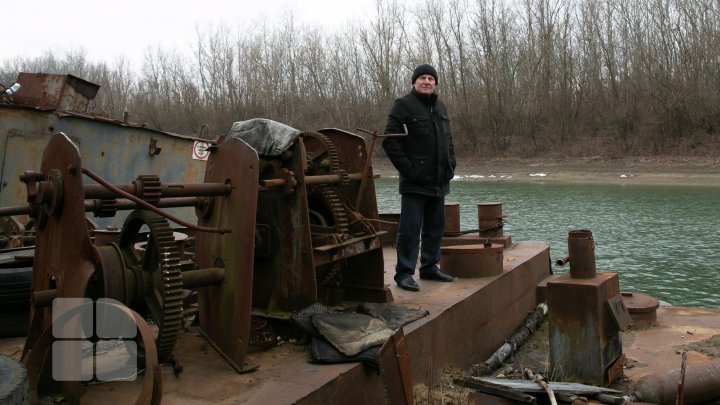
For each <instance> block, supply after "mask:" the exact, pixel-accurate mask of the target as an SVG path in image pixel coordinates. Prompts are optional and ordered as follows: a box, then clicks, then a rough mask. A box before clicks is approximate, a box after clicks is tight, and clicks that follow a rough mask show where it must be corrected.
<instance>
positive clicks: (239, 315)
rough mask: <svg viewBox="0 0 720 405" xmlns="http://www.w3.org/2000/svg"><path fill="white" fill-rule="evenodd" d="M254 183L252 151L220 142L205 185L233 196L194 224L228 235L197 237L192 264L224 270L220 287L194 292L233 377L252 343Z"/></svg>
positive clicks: (227, 140) (206, 327)
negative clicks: (216, 186)
mask: <svg viewBox="0 0 720 405" xmlns="http://www.w3.org/2000/svg"><path fill="white" fill-rule="evenodd" d="M257 182H258V156H257V153H256V152H255V150H254V149H252V148H251V147H250V146H248V145H247V144H246V143H245V142H243V141H241V140H239V139H235V138H223V139H221V141H220V142H218V147H217V150H216V151H215V152H213V153H212V155H211V157H210V160H209V161H208V170H207V172H206V174H205V183H206V184H226V185H230V186H231V187H232V191H231V192H230V193H229V194H228V195H227V196H222V197H214V203H213V204H212V210H211V211H206V212H203V215H202V216H200V218H199V219H198V224H199V225H202V226H205V227H225V228H228V229H229V230H230V232H229V233H226V234H222V235H221V234H217V233H207V232H201V233H198V235H197V239H196V244H195V248H196V253H195V263H196V264H197V266H199V267H200V268H201V269H202V268H213V267H221V268H224V269H225V271H224V279H223V282H222V284H213V285H208V286H206V287H204V288H200V289H198V292H199V295H200V297H199V300H198V302H199V305H200V327H201V329H202V331H203V333H204V334H205V335H206V336H207V337H208V339H209V340H210V342H211V343H212V344H213V346H214V347H215V348H216V349H218V351H220V353H222V354H223V356H224V357H225V358H226V359H227V360H228V361H229V362H230V364H231V365H232V366H233V368H235V370H236V371H242V370H244V369H245V355H246V353H247V347H248V342H249V340H250V317H251V311H252V294H253V293H252V292H253V290H252V287H253V271H252V268H253V259H254V253H253V252H254V241H255V238H254V235H255V211H256V204H257V201H258V200H257Z"/></svg>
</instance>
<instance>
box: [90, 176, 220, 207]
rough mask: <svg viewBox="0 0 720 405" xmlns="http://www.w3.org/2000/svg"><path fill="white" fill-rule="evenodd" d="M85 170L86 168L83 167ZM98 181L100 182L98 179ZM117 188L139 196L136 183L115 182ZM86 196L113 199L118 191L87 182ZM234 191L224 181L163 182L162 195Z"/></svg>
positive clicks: (193, 195)
mask: <svg viewBox="0 0 720 405" xmlns="http://www.w3.org/2000/svg"><path fill="white" fill-rule="evenodd" d="M83 170H84V169H83ZM98 183H100V182H99V181H98ZM113 186H114V187H115V188H116V189H118V190H122V191H124V192H126V193H128V194H132V195H135V196H137V195H138V194H139V193H138V187H137V185H136V184H134V183H131V184H114V185H113ZM83 191H84V193H85V198H87V199H94V198H98V199H105V200H107V199H112V198H116V196H117V193H115V192H113V191H112V190H110V189H108V188H107V187H103V186H102V185H101V184H85V185H84V186H83ZM231 191H232V186H231V185H229V184H223V183H201V184H163V185H162V189H161V197H164V198H171V197H214V196H222V195H228V194H230V192H231Z"/></svg>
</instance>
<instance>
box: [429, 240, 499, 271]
mask: <svg viewBox="0 0 720 405" xmlns="http://www.w3.org/2000/svg"><path fill="white" fill-rule="evenodd" d="M503 250H504V246H503V245H501V244H499V243H489V244H478V245H456V246H443V247H441V248H440V268H442V269H443V271H444V272H445V273H447V274H450V275H451V276H456V277H490V276H496V275H498V274H500V273H502V271H503Z"/></svg>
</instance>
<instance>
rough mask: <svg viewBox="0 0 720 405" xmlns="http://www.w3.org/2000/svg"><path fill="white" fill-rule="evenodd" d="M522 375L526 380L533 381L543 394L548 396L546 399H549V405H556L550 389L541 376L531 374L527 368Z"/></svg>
mask: <svg viewBox="0 0 720 405" xmlns="http://www.w3.org/2000/svg"><path fill="white" fill-rule="evenodd" d="M523 374H525V377H527V378H528V379H530V380H532V381H535V382H536V383H537V384H538V385H539V386H541V387H542V388H543V389H544V390H545V392H546V393H547V395H548V398H550V405H557V400H556V399H555V394H554V393H553V390H552V388H550V386H549V385H548V383H546V382H545V380H543V376H542V374H533V372H532V370H530V369H529V368H526V369H525V370H524V371H523Z"/></svg>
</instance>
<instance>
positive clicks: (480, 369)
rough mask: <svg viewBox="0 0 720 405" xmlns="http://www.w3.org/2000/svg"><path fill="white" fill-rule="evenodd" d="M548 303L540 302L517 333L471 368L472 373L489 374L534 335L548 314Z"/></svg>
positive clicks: (475, 374) (478, 374)
mask: <svg viewBox="0 0 720 405" xmlns="http://www.w3.org/2000/svg"><path fill="white" fill-rule="evenodd" d="M547 312H548V307H547V304H544V303H542V304H538V306H536V307H535V309H533V310H532V311H530V313H529V314H528V316H527V317H525V320H524V321H523V324H522V325H520V327H519V328H518V329H517V331H515V333H514V334H513V335H512V336H511V337H510V339H508V340H507V341H506V342H505V344H503V345H502V346H501V347H500V348H499V349H498V350H497V351H496V352H495V353H493V355H492V356H490V358H488V359H487V360H485V361H484V362H482V363H479V364H475V365H473V366H472V367H471V368H470V373H471V374H472V375H474V376H484V375H489V374H490V373H492V372H493V370H495V369H497V368H498V367H500V366H501V365H502V364H503V363H504V362H505V360H507V358H508V357H510V355H511V354H513V353H514V352H515V351H516V350H517V348H518V347H520V346H522V344H523V343H524V342H525V341H526V340H527V339H528V338H529V337H530V335H532V333H533V332H534V331H535V330H536V329H537V328H538V326H540V324H541V323H542V321H543V319H545V315H547Z"/></svg>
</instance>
